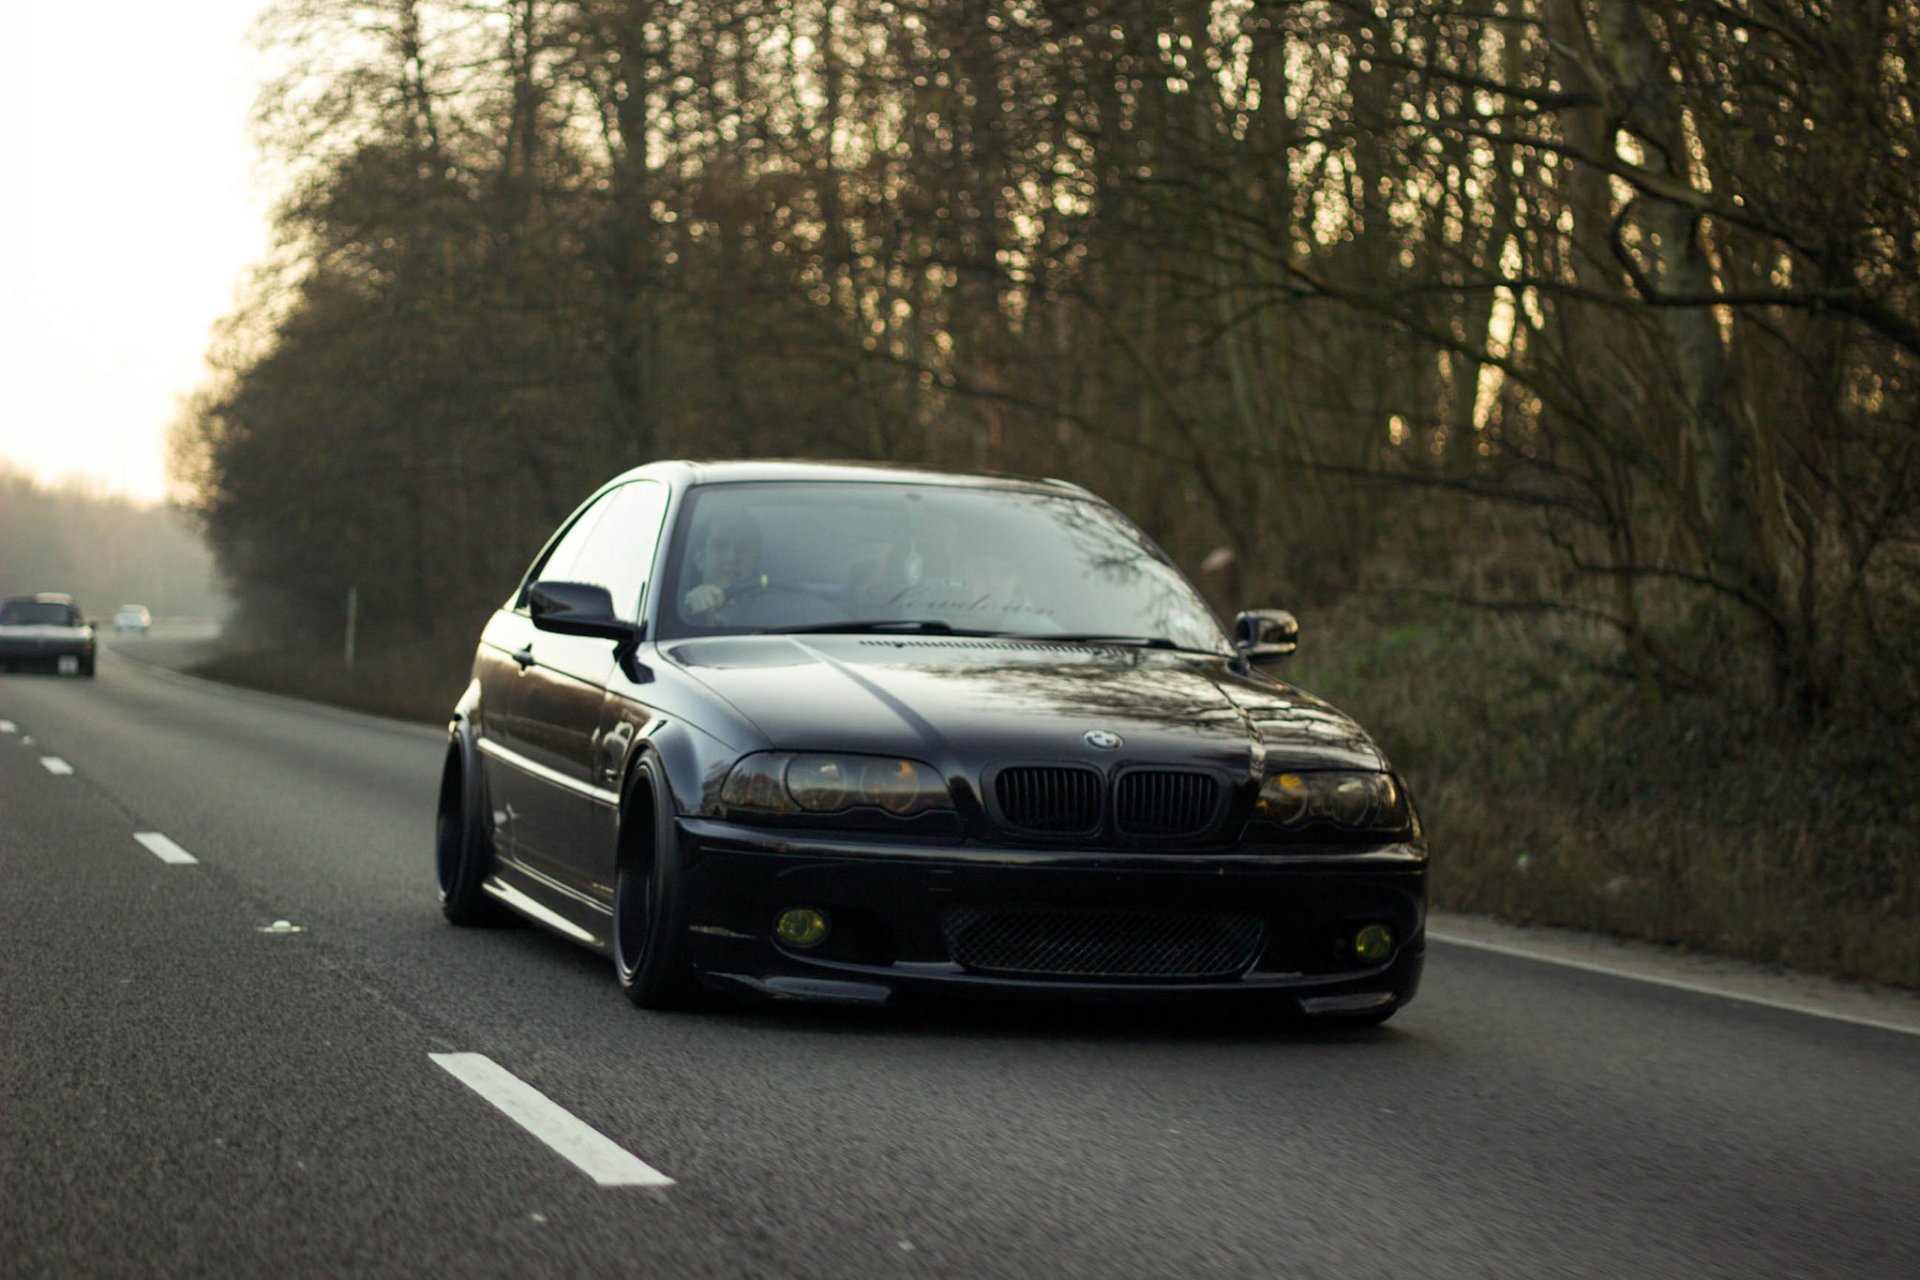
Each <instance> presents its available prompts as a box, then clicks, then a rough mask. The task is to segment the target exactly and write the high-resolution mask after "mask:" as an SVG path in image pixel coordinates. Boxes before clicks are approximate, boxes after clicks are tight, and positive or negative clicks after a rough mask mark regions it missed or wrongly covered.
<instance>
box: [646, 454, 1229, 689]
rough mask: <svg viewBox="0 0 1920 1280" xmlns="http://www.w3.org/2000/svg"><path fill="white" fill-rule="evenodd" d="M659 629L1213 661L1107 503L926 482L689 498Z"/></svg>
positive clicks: (1200, 623)
mask: <svg viewBox="0 0 1920 1280" xmlns="http://www.w3.org/2000/svg"><path fill="white" fill-rule="evenodd" d="M659 619H660V621H659V634H660V635H661V636H662V638H666V639H673V638H678V637H684V636H696V635H717V634H735V635H737V634H741V633H744V632H761V631H775V632H778V631H806V630H812V631H832V630H840V629H846V630H862V629H867V630H892V629H897V630H902V631H911V630H922V631H948V630H951V631H953V632H956V633H963V634H966V633H971V634H992V635H1019V636H1037V637H1048V636H1053V637H1061V638H1073V637H1079V638H1092V637H1102V638H1105V637H1112V638H1115V639H1122V640H1136V641H1138V642H1141V643H1165V644H1171V645H1173V646H1176V647H1179V648H1183V649H1205V650H1209V651H1215V652H1218V651H1221V650H1224V649H1225V648H1226V640H1225V638H1224V637H1223V636H1222V635H1221V633H1220V628H1219V625H1218V624H1217V623H1216V622H1215V621H1214V619H1213V615H1212V614H1211V613H1210V612H1209V611H1208V609H1207V606H1206V604H1205V602H1203V601H1202V600H1201V599H1200V597H1199V596H1198V595H1197V594H1196V593H1195V592H1194V590H1193V588H1192V587H1191V586H1189V585H1188V584H1187V581H1186V579H1185V578H1183V577H1181V575H1180V572H1179V570H1177V569H1175V568H1174V567H1173V566H1172V565H1171V564H1169V563H1167V561H1166V560H1164V559H1163V558H1162V557H1161V555H1160V554H1159V552H1157V551H1156V550H1155V549H1154V548H1153V547H1152V546H1151V545H1150V544H1149V543H1148V542H1147V541H1146V540H1145V539H1144V538H1143V537H1142V536H1141V534H1140V533H1139V531H1138V530H1136V529H1135V528H1134V527H1133V526H1132V525H1131V524H1129V523H1127V521H1126V520H1125V519H1123V518H1122V517H1121V516H1120V515H1119V514H1118V513H1117V512H1115V511H1114V510H1113V509H1112V508H1111V507H1109V506H1107V505H1106V504H1105V503H1102V502H1099V501H1097V500H1092V499H1087V498H1081V497H1075V496H1072V495H1067V494H1059V495H1055V494H1047V493H1030V492H1023V491H1017V490H1010V489H976V488H961V487H957V486H951V487H950V486H943V485H920V484H873V483H849V484H832V483H826V484H806V483H792V484H789V483H746V482H742V483H738V484H715V485H703V486H701V487H699V488H696V489H693V490H691V491H690V492H689V493H688V496H687V501H686V504H685V506H684V508H683V510H682V512H681V515H680V519H679V522H678V527H677V529H676V531H675V542H674V547H673V552H672V555H671V557H670V559H669V564H668V570H667V581H666V583H665V595H664V598H663V599H662V601H661V606H660V610H659Z"/></svg>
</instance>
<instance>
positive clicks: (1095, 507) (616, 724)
mask: <svg viewBox="0 0 1920 1280" xmlns="http://www.w3.org/2000/svg"><path fill="white" fill-rule="evenodd" d="M1295 632H1296V627H1295V625H1294V622H1293V619H1292V617H1291V616H1290V615H1288V614H1285V613H1279V612H1250V613H1243V614H1241V615H1240V617H1239V619H1238V620H1237V622H1236V626H1235V634H1234V636H1233V637H1232V638H1229V637H1228V636H1227V635H1226V634H1224V633H1223V632H1222V630H1221V628H1220V625H1219V624H1218V622H1217V621H1216V620H1215V618H1214V616H1213V614H1212V613H1211V612H1210V611H1209V610H1208V608H1207V606H1206V604H1205V603H1204V602H1203V601H1202V600H1201V598H1200V596H1199V594H1198V593H1197V592H1196V591H1195V590H1194V589H1193V587H1192V586H1191V585H1190V584H1189V583H1188V582H1187V580H1186V579H1185V578H1184V577H1183V576H1182V575H1181V573H1180V572H1179V570H1178V569H1176V568H1175V567H1174V565H1173V564H1172V563H1171V562H1170V561H1169V560H1168V558H1167V557H1166V555H1165V554H1163V553H1162V552H1161V551H1160V550H1159V549H1158V548H1157V547H1156V546H1154V544H1153V543H1152V541H1151V540H1149V539H1148V538H1147V537H1146V536H1145V535H1144V534H1142V533H1141V532H1140V530H1139V529H1137V528H1136V527H1135V526H1134V525H1133V524H1132V523H1130V522H1129V521H1128V520H1127V519H1126V518H1125V517H1124V516H1122V515H1121V514H1120V513H1119V512H1117V511H1116V510H1114V508H1112V507H1111V506H1109V505H1107V504H1106V503H1104V502H1102V501H1101V500H1100V499H1098V498H1096V497H1094V496H1093V495H1092V494H1089V493H1087V492H1086V491H1085V490H1083V489H1080V488H1079V487H1077V486H1074V485H1071V484H1065V483H1061V482H1057V481H1023V480H1013V479H1008V478H1005V477H1000V476H958V475H946V474H937V473H931V472H920V471H910V470H901V469H892V468H883V467H868V466H836V465H820V464H809V463H796V462H729V463H692V462H662V463H655V464H652V465H650V466H645V467H641V468H638V469H637V470H634V471H630V472H628V473H626V474H625V475H622V476H620V477H619V478H617V479H615V480H613V481H611V482H610V483H608V484H607V485H606V486H605V487H603V488H602V489H601V490H600V491H599V492H597V493H595V494H594V495H593V496H592V497H591V498H590V499H588V501H587V502H586V503H585V504H583V505H582V506H581V507H580V509H579V510H578V511H576V512H574V514H573V515H572V516H571V517H570V518H569V519H568V520H567V521H566V523H565V524H563V525H562V526H561V527H560V529H559V531H558V532H557V533H556V534H555V535H554V537H553V538H552V539H551V541H549V543H548V544H547V546H546V548H545V549H544V550H542V551H541V553H540V555H539V556H538V558H537V559H535V561H534V562H533V566H532V568H531V569H530V570H529V571H528V572H527V574H526V577H525V578H524V579H523V580H522V582H521V583H520V585H519V587H518V588H517V589H516V590H515V591H514V593H513V595H512V597H511V598H510V599H508V600H507V601H506V602H505V603H504V604H503V605H502V606H501V607H500V609H499V611H498V612H496V613H495V614H494V616H493V619H492V620H491V621H490V622H489V623H488V624H487V627H486V630H485V632H484V633H483V635H482V636H481V639H480V646H479V651H478V654H477V655H476V657H475V660H474V669H473V680H472V683H471V684H470V685H469V687H468V689H467V691H466V693H465V695H464V696H463V697H462V698H461V699H460V702H459V705H458V706H457V707H456V708H455V710H454V714H453V719H452V722H451V725H450V730H451V738H450V742H449V745H448V750H447V757H446V765H445V770H444V773H443V775H442V781H441V786H440V799H439V823H438V838H437V850H436V866H437V875H438V881H439V890H440V901H441V906H442V909H443V910H444V912H445V914H446V916H447V918H448V919H450V920H452V921H454V922H455V923H457V924H478V923H483V922H487V921H490V920H493V919H496V918H498V917H499V916H501V915H502V913H503V912H513V913H517V914H518V915H520V916H524V917H526V918H528V919H531V920H533V921H536V922H538V923H539V924H541V925H544V926H545V927H547V928H549V929H552V930H554V931H555V932H557V933H559V934H561V935H563V936H565V937H567V938H570V939H573V940H574V941H576V942H579V943H581V944H583V945H585V946H588V947H591V948H593V949H594V950H596V951H599V952H601V953H603V954H606V955H609V956H611V957H612V959H613V964H614V970H615V972H616V974H617V975H618V978H619V982H620V985H621V987H622V988H623V989H624V990H625V991H626V992H627V993H628V994H629V996H631V998H632V999H633V1000H634V1002H635V1003H637V1004H640V1005H643V1006H646V1007H649V1008H668V1007H676V1006H685V1005H689V1004H693V1003H696V1002H698V1000H699V999H700V998H701V997H702V996H703V995H705V994H708V993H710V992H713V991H716V990H729V989H730V990H734V991H744V992H753V993H759V994H762V995H770V996H780V997H789V998H803V999H814V1000H832V1001H849V1002H868V1003H880V1002H885V1001H889V1000H891V999H894V998H895V997H897V996H901V995H905V994H911V993H932V992H944V993H951V994H959V995H980V996H990V997H1005V996H1014V995H1042V996H1050V997H1067V998H1090V997H1106V998H1111V997H1123V998H1124V997H1173V998H1179V999H1186V1000H1216V1001H1236V1000H1238V1001H1248V1002H1256V1003H1258V1004H1260V1005H1261V1006H1262V1007H1264V1008H1266V1009H1267V1010H1269V1011H1274V1012H1278V1013H1280V1014H1304V1015H1309V1016H1314V1017H1319V1018H1325V1019H1331V1020H1340V1021H1346V1022H1377V1021H1380V1020H1382V1019H1384V1018H1386V1017H1388V1016H1390V1015H1391V1014H1392V1013H1393V1012H1394V1011H1395V1010H1397V1009H1398V1008H1400V1007H1401V1006H1402V1005H1404V1004H1406V1003H1407V1001H1409V1000H1410V999H1412V998H1413V995H1414V992H1415V990H1416V988H1417V987H1418V985H1419V981H1420V970H1421V964H1422V960H1423V956H1424V950H1425V946H1424V944H1425V938H1424V932H1423V929H1424V924H1425V917H1426V888H1427V847H1426V843H1425V840H1424V839H1423V837H1422V835H1421V831H1420V824H1419V819H1418V818H1417V817H1416V815H1415V813H1414V809H1413V804H1412V802H1411V800H1410V798H1409V796H1408V794H1407V790H1406V787H1405V785H1404V783H1403V782H1402V781H1401V780H1400V779H1399V778H1398V777H1396V776H1395V774H1394V773H1393V772H1392V770H1391V769H1390V768H1389V766H1388V764H1387V761H1386V759H1385V758H1384V757H1383V756H1382V754H1381V752H1380V750H1379V748H1377V747H1376V746H1375V745H1374V743H1373V742H1372V741H1371V740H1370V739H1369V738H1368V736H1367V735H1366V733H1365V732H1364V731H1363V730H1362V729H1361V728H1360V727H1359V725H1357V724H1355V723H1354V721H1353V720H1351V719H1350V718H1348V717H1347V716H1346V715H1344V714H1342V713H1341V712H1340V711H1338V710H1336V709H1335V708H1333V707H1331V706H1329V705H1328V704H1327V703H1325V702H1322V701H1320V700H1319V699H1317V698H1314V697H1312V696H1310V695H1308V694H1306V693H1303V692H1301V691H1299V690H1297V689H1294V688H1291V687H1289V686H1287V685H1285V684H1282V683H1280V682H1278V681H1277V680H1275V679H1273V678H1272V677H1271V676H1269V675H1268V674H1266V668H1268V667H1270V666H1271V665H1272V664H1273V663H1275V662H1277V661H1279V660H1280V659H1282V658H1283V657H1284V656H1285V655H1286V654H1288V653H1291V652H1292V650H1293V647H1294V643H1295Z"/></svg>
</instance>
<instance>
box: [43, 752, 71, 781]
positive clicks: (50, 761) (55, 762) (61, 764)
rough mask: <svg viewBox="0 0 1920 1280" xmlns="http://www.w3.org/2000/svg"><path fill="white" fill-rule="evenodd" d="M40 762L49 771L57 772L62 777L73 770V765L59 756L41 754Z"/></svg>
mask: <svg viewBox="0 0 1920 1280" xmlns="http://www.w3.org/2000/svg"><path fill="white" fill-rule="evenodd" d="M40 764H41V766H42V767H43V768H45V769H46V771H47V772H48V773H51V774H56V775H58V776H59V777H62V778H64V777H66V776H67V775H69V774H71V773H72V772H73V766H72V765H70V764H68V763H67V762H66V761H65V760H62V759H61V758H60V757H59V756H41V757H40Z"/></svg>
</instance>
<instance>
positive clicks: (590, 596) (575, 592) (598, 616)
mask: <svg viewBox="0 0 1920 1280" xmlns="http://www.w3.org/2000/svg"><path fill="white" fill-rule="evenodd" d="M527 609H528V612H530V613H531V614H532V615H533V625H534V626H536V627H538V628H540V630H542V631H552V632H555V633H556V634H559V635H563V636H598V637H600V638H601V639H604V640H619V641H622V642H624V643H627V644H632V643H635V642H636V641H638V640H639V639H640V626H639V624H637V623H632V622H628V621H626V620H625V619H624V618H616V617H614V616H613V597H612V596H611V595H610V594H608V592H607V589H606V588H605V587H596V586H592V585H590V584H588V583H585V582H536V583H534V584H533V586H531V587H529V588H528V589H527Z"/></svg>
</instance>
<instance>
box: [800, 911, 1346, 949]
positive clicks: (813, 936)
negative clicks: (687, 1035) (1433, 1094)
mask: <svg viewBox="0 0 1920 1280" xmlns="http://www.w3.org/2000/svg"><path fill="white" fill-rule="evenodd" d="M1376 927H1377V926H1376ZM773 936H774V937H776V938H778V939H780V941H781V942H783V943H785V944H786V945H787V946H789V947H799V948H800V949H801V950H802V951H805V950H807V949H808V948H811V947H817V946H819V945H820V944H821V943H823V942H825V941H826V940H827V915H826V912H824V911H815V910H814V909H813V908H812V907H788V908H787V909H786V910H785V911H782V912H781V913H780V917H779V918H778V919H777V920H775V921H774V922H773Z"/></svg>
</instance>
